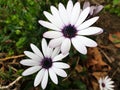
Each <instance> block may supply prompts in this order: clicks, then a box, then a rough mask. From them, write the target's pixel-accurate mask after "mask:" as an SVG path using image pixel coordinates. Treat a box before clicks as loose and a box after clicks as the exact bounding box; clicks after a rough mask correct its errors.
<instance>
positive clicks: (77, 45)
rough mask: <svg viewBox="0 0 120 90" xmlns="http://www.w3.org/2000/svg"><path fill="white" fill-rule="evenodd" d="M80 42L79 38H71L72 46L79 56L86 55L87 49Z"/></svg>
mask: <svg viewBox="0 0 120 90" xmlns="http://www.w3.org/2000/svg"><path fill="white" fill-rule="evenodd" d="M80 40H81V39H79V36H76V37H75V38H72V44H73V46H74V47H75V49H76V50H77V51H78V52H80V53H81V54H87V49H86V47H85V45H84V44H83V43H81V41H80Z"/></svg>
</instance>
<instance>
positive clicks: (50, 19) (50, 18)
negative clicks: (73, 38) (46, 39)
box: [43, 11, 61, 28]
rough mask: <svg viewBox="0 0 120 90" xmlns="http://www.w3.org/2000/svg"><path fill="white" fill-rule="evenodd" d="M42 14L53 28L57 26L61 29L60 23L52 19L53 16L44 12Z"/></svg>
mask: <svg viewBox="0 0 120 90" xmlns="http://www.w3.org/2000/svg"><path fill="white" fill-rule="evenodd" d="M43 13H44V15H45V16H46V18H47V19H48V20H49V21H50V22H51V23H52V24H54V25H55V26H57V27H58V28H61V27H60V26H61V25H60V23H59V22H58V21H57V20H55V18H54V16H53V15H51V14H50V13H48V12H46V11H44V12H43Z"/></svg>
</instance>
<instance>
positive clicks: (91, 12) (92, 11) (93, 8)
mask: <svg viewBox="0 0 120 90" xmlns="http://www.w3.org/2000/svg"><path fill="white" fill-rule="evenodd" d="M95 9H96V6H91V7H90V15H94V11H95Z"/></svg>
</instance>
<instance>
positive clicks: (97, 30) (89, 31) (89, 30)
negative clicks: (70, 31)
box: [77, 27, 103, 35]
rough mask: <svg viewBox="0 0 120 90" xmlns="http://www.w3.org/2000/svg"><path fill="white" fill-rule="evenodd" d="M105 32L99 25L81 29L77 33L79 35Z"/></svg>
mask: <svg viewBox="0 0 120 90" xmlns="http://www.w3.org/2000/svg"><path fill="white" fill-rule="evenodd" d="M102 32H103V29H102V28H99V27H89V28H86V29H84V30H79V31H78V33H77V34H79V35H96V34H100V33H102Z"/></svg>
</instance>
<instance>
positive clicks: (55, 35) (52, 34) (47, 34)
mask: <svg viewBox="0 0 120 90" xmlns="http://www.w3.org/2000/svg"><path fill="white" fill-rule="evenodd" d="M61 36H63V34H62V33H61V32H58V31H47V32H45V33H44V34H43V37H45V38H59V37H61Z"/></svg>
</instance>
